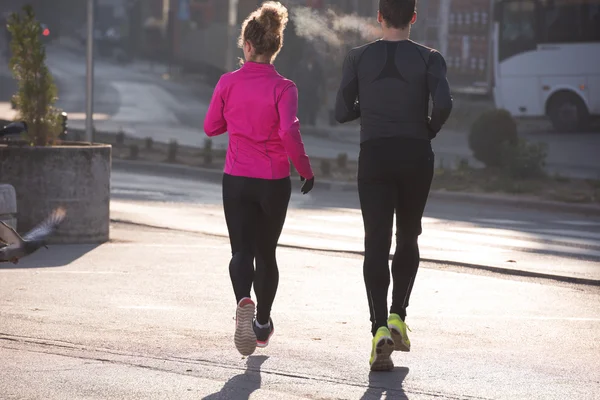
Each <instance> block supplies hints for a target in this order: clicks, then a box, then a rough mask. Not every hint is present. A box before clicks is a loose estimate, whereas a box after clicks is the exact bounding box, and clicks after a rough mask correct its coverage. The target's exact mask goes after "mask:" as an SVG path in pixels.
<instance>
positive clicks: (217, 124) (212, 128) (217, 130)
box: [204, 80, 227, 136]
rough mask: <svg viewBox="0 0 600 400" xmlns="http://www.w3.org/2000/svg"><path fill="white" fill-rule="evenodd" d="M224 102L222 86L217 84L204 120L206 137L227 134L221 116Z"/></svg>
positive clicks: (225, 122) (225, 124)
mask: <svg viewBox="0 0 600 400" xmlns="http://www.w3.org/2000/svg"><path fill="white" fill-rule="evenodd" d="M224 107H225V101H224V99H223V84H222V82H221V80H219V82H217V85H216V86H215V90H214V91H213V95H212V98H211V99H210V104H209V106H208V111H207V112H206V117H205V118H204V132H205V133H206V135H207V136H217V135H221V134H223V133H225V132H227V121H225V117H224V116H223V109H224Z"/></svg>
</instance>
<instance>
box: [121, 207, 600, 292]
mask: <svg viewBox="0 0 600 400" xmlns="http://www.w3.org/2000/svg"><path fill="white" fill-rule="evenodd" d="M110 223H111V224H112V223H116V224H125V225H131V226H139V227H144V228H152V229H160V230H166V231H174V232H186V233H195V234H201V235H207V236H211V237H216V238H221V239H227V238H228V236H227V235H221V234H217V233H208V232H202V231H193V230H188V229H177V228H168V227H164V226H156V225H152V224H143V223H137V222H132V221H127V220H122V219H116V218H111V219H110ZM278 247H281V248H286V249H295V250H309V251H320V252H323V253H331V254H352V255H358V256H364V252H362V251H350V250H335V249H321V248H318V247H309V246H299V245H291V244H285V243H280V244H279V245H278ZM389 259H390V261H391V260H392V259H393V256H392V255H390V256H389ZM421 262H426V263H430V264H437V265H451V266H454V267H462V268H468V269H473V270H479V271H487V272H492V273H496V274H500V275H509V276H521V277H526V278H535V279H548V280H553V281H557V282H563V283H571V284H578V285H587V286H598V287H600V280H597V279H588V278H577V277H573V276H565V275H555V274H545V273H542V272H534V271H527V270H521V269H512V268H502V267H494V266H490V265H479V264H471V263H463V262H458V261H448V260H440V259H433V258H425V257H423V258H421Z"/></svg>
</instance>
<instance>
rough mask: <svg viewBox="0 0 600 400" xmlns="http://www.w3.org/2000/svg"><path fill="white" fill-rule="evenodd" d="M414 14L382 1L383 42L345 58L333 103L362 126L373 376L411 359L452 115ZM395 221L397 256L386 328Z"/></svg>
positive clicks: (442, 75) (400, 0)
mask: <svg viewBox="0 0 600 400" xmlns="http://www.w3.org/2000/svg"><path fill="white" fill-rule="evenodd" d="M415 7H416V4H415V0H380V1H379V12H378V15H377V21H378V22H379V23H380V24H381V27H382V29H383V38H382V39H380V40H377V41H375V42H372V43H369V44H366V45H364V46H361V47H358V48H355V49H353V50H351V51H350V52H349V53H348V55H347V56H346V60H345V62H344V67H343V77H342V82H341V85H340V89H339V91H338V94H337V99H336V108H335V114H336V119H337V121H338V122H340V123H344V122H348V121H353V120H356V119H358V118H360V120H361V132H360V135H361V138H360V141H361V145H360V157H359V167H358V192H359V198H360V205H361V210H362V215H363V221H364V227H365V258H364V265H363V274H364V279H365V285H366V288H367V299H368V303H369V309H370V313H371V324H372V329H371V330H372V334H373V343H372V350H371V358H370V361H369V363H370V366H371V370H373V371H378V370H390V369H392V368H393V367H394V364H393V362H392V359H391V353H392V352H393V350H399V351H410V340H409V339H408V335H407V329H408V327H407V326H406V323H405V319H406V308H407V307H408V300H409V298H410V294H411V291H412V287H413V284H414V280H415V276H416V274H417V269H418V266H419V257H420V255H419V246H418V237H419V235H420V234H421V218H422V216H423V211H424V209H425V204H426V202H427V197H428V195H429V190H430V186H431V180H432V178H433V170H434V154H433V150H432V148H431V140H432V139H433V138H434V137H435V136H436V135H437V133H438V132H439V131H440V129H441V128H442V126H443V125H444V123H445V122H446V120H447V119H448V117H449V115H450V111H451V110H452V97H451V95H450V88H449V86H448V81H447V79H446V62H445V61H444V58H443V57H442V55H441V54H440V53H438V52H437V51H436V50H433V49H430V48H427V47H425V46H422V45H420V44H417V43H415V42H413V41H411V40H409V35H410V26H411V25H412V24H414V23H415V21H416V17H417V14H416V8H415ZM430 98H431V99H432V101H433V108H432V110H431V115H429V99H430ZM394 211H395V212H396V251H395V253H394V258H393V261H392V277H393V291H392V304H391V308H390V314H389V318H388V309H387V297H388V288H389V285H390V270H389V261H388V260H389V255H390V248H391V244H392V229H393V225H394Z"/></svg>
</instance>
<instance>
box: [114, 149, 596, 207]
mask: <svg viewBox="0 0 600 400" xmlns="http://www.w3.org/2000/svg"><path fill="white" fill-rule="evenodd" d="M112 165H113V168H114V169H115V170H121V171H125V172H131V173H141V174H147V173H151V174H155V175H162V176H173V175H176V176H180V177H187V178H196V179H203V180H207V181H210V182H216V183H218V182H221V180H222V177H223V171H222V170H221V169H211V168H202V167H190V166H187V165H178V164H167V163H154V162H148V161H129V160H120V159H113V161H112ZM297 180H298V185H300V180H299V179H297ZM293 182H294V180H293ZM315 187H316V188H317V189H325V190H335V191H342V192H356V191H357V190H358V188H357V184H356V183H355V182H335V181H327V180H325V181H320V180H319V181H317V182H316V184H315ZM429 198H430V199H436V200H447V201H453V202H462V203H470V204H478V205H495V206H504V207H513V208H524V209H535V210H538V211H551V212H563V213H573V214H583V215H588V216H600V206H597V205H590V204H570V203H561V202H558V201H547V200H536V199H531V198H516V197H511V196H506V195H494V194H479V193H459V192H447V191H443V190H434V191H432V192H431V193H430V194H429Z"/></svg>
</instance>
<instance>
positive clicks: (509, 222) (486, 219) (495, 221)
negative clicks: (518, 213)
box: [474, 218, 532, 225]
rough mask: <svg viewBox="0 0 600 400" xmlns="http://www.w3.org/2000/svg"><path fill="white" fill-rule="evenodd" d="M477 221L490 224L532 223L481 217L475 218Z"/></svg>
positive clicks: (529, 223)
mask: <svg viewBox="0 0 600 400" xmlns="http://www.w3.org/2000/svg"><path fill="white" fill-rule="evenodd" d="M474 221H476V222H484V223H488V224H499V225H532V222H529V221H516V220H514V219H488V218H481V219H479V218H478V219H475V220H474Z"/></svg>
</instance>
